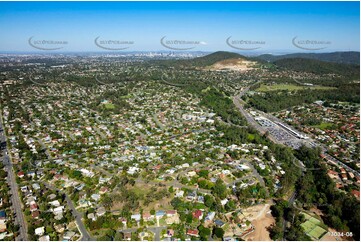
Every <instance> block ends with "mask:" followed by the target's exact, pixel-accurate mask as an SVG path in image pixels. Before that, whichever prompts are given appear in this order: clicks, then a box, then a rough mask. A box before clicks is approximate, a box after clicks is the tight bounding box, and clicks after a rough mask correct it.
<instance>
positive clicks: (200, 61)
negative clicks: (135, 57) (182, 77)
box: [158, 51, 247, 67]
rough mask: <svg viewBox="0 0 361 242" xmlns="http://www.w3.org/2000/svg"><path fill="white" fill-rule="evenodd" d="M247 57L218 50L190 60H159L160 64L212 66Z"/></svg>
mask: <svg viewBox="0 0 361 242" xmlns="http://www.w3.org/2000/svg"><path fill="white" fill-rule="evenodd" d="M240 58H242V59H247V57H245V56H243V55H240V54H237V53H233V52H227V51H217V52H214V53H212V54H209V55H205V56H202V57H196V58H194V59H189V60H166V61H159V62H158V63H159V64H160V65H166V66H173V67H177V66H178V67H206V66H211V65H213V64H215V63H217V62H220V61H224V60H228V59H240Z"/></svg>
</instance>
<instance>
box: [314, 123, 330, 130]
mask: <svg viewBox="0 0 361 242" xmlns="http://www.w3.org/2000/svg"><path fill="white" fill-rule="evenodd" d="M333 126H334V124H333V123H325V122H322V123H321V124H319V125H314V126H312V127H315V128H319V129H321V130H326V129H333Z"/></svg>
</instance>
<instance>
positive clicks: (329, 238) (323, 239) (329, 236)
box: [320, 228, 343, 241]
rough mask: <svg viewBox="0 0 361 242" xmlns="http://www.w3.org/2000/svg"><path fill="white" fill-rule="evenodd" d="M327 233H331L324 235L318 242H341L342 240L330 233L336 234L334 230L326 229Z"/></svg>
mask: <svg viewBox="0 0 361 242" xmlns="http://www.w3.org/2000/svg"><path fill="white" fill-rule="evenodd" d="M328 232H331V233H327V234H325V235H324V236H323V237H322V238H321V239H320V241H336V240H337V241H341V240H343V239H342V238H341V237H340V236H332V232H337V231H336V230H334V229H331V228H328Z"/></svg>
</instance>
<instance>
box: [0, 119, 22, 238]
mask: <svg viewBox="0 0 361 242" xmlns="http://www.w3.org/2000/svg"><path fill="white" fill-rule="evenodd" d="M0 130H1V131H0V143H1V144H4V145H3V146H2V148H1V156H2V157H3V164H4V166H5V169H6V171H7V174H8V177H7V182H8V184H9V186H10V191H11V203H12V208H13V209H14V215H15V224H18V225H19V226H20V229H19V236H18V237H17V238H16V240H19V241H20V240H22V241H26V240H28V227H27V223H26V221H25V217H24V214H23V204H22V202H21V199H20V196H19V188H18V184H17V183H16V178H15V175H14V170H13V164H12V162H11V158H10V157H9V156H8V154H9V152H8V150H7V147H6V136H5V131H4V130H3V126H2V116H1V114H0Z"/></svg>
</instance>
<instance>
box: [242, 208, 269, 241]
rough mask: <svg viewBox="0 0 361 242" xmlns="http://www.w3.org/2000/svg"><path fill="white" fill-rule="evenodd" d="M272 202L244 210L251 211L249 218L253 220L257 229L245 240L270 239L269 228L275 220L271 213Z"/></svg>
mask: <svg viewBox="0 0 361 242" xmlns="http://www.w3.org/2000/svg"><path fill="white" fill-rule="evenodd" d="M270 206H271V204H269V203H267V204H261V205H257V206H252V207H250V208H248V209H246V210H245V211H244V212H246V213H247V212H248V213H249V217H248V220H249V221H251V223H252V225H253V226H254V228H255V230H254V231H253V232H252V233H250V234H249V235H247V236H245V240H250V241H270V240H271V238H270V237H269V232H268V230H267V228H268V227H269V226H270V225H271V224H273V223H274V222H275V219H274V218H273V217H272V215H271V212H270V211H271V210H270Z"/></svg>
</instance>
